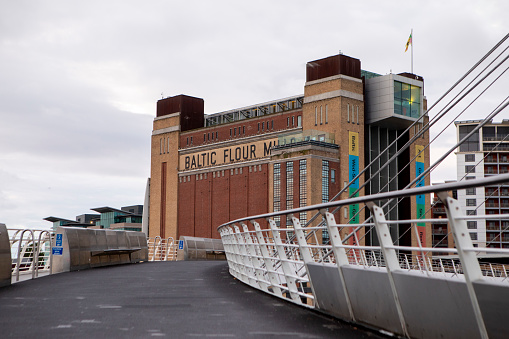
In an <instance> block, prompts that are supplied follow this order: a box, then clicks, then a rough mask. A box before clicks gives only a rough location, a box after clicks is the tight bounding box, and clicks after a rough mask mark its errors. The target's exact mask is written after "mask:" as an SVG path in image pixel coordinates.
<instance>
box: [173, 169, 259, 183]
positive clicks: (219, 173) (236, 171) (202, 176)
mask: <svg viewBox="0 0 509 339" xmlns="http://www.w3.org/2000/svg"><path fill="white" fill-rule="evenodd" d="M224 171H225V170H220V171H214V172H212V178H216V177H217V178H220V177H224ZM257 171H259V172H261V171H262V165H254V166H249V172H257ZM236 174H242V167H238V168H235V169H234V168H231V169H230V175H236ZM209 175H210V174H209ZM193 177H195V180H206V179H207V173H200V174H196V175H193ZM189 181H191V176H190V175H185V176H181V177H179V182H189Z"/></svg>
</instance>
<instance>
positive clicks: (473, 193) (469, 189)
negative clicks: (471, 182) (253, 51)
mask: <svg viewBox="0 0 509 339" xmlns="http://www.w3.org/2000/svg"><path fill="white" fill-rule="evenodd" d="M466 192H467V195H475V187H470V188H467V189H466Z"/></svg>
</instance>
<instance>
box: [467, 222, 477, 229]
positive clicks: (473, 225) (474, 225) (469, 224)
mask: <svg viewBox="0 0 509 339" xmlns="http://www.w3.org/2000/svg"><path fill="white" fill-rule="evenodd" d="M467 227H468V229H469V230H476V229H477V221H467Z"/></svg>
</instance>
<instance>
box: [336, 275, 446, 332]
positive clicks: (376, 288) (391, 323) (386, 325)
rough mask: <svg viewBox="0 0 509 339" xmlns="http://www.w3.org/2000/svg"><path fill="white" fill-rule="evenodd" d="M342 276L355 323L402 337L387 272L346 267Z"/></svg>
mask: <svg viewBox="0 0 509 339" xmlns="http://www.w3.org/2000/svg"><path fill="white" fill-rule="evenodd" d="M343 275H344V277H345V283H346V286H347V290H348V294H349V295H350V301H351V303H352V309H353V313H354V316H355V319H356V320H357V321H358V322H359V323H364V324H366V325H369V326H375V327H379V328H383V329H385V330H387V331H390V332H392V333H396V334H399V335H403V331H402V328H401V324H400V322H399V317H398V311H397V309H396V304H395V303H394V298H393V296H392V290H391V286H390V283H389V277H388V276H387V271H386V269H385V268H383V269H380V270H376V269H374V268H373V269H369V270H368V269H365V268H364V267H362V266H359V267H357V266H344V267H343ZM435 306H436V305H435Z"/></svg>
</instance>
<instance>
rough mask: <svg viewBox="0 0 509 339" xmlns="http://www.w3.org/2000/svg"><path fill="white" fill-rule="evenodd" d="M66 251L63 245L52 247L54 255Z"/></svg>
mask: <svg viewBox="0 0 509 339" xmlns="http://www.w3.org/2000/svg"><path fill="white" fill-rule="evenodd" d="M63 253H64V249H63V248H62V247H52V248H51V254H53V255H62V254H63Z"/></svg>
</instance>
